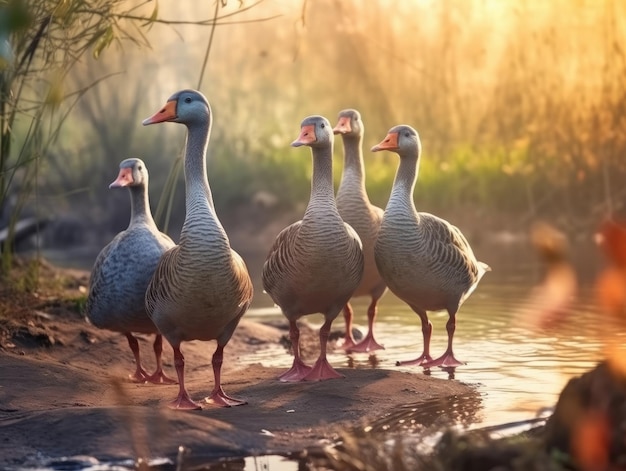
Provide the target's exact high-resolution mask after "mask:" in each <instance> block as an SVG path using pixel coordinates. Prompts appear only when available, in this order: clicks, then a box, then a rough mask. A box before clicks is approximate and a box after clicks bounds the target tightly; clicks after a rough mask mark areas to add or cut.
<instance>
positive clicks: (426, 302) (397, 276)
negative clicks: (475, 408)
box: [372, 125, 491, 368]
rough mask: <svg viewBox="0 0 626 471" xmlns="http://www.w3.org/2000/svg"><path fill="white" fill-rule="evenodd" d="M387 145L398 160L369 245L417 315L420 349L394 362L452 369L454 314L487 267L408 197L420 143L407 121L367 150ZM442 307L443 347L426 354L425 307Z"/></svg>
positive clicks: (428, 332) (456, 231) (450, 229)
mask: <svg viewBox="0 0 626 471" xmlns="http://www.w3.org/2000/svg"><path fill="white" fill-rule="evenodd" d="M383 150H387V151H390V152H395V153H396V154H398V156H399V157H400V164H399V166H398V170H397V172H396V177H395V180H394V183H393V188H392V190H391V196H390V197H389V201H388V203H387V207H386V209H385V214H384V216H383V221H382V223H381V227H380V232H379V233H378V239H377V240H376V245H375V248H374V257H375V260H376V266H377V267H378V270H379V271H380V274H381V275H382V277H383V279H384V280H385V282H386V283H387V286H388V287H389V289H390V290H391V292H392V293H394V294H395V295H396V296H398V298H400V299H401V300H402V301H404V302H405V303H407V304H408V305H409V306H410V307H411V309H413V311H414V312H415V313H416V314H417V315H418V316H419V317H420V320H421V323H422V335H423V339H424V350H423V352H422V354H421V355H420V356H418V357H417V358H416V359H414V360H408V361H399V362H397V365H421V366H423V367H424V368H430V367H433V366H440V367H442V368H455V367H457V366H460V365H462V364H463V363H462V362H461V361H459V360H458V359H457V358H456V357H455V355H454V352H453V348H452V343H453V339H454V332H455V328H456V314H457V311H458V310H459V308H460V306H461V305H462V304H463V302H464V301H465V300H466V299H467V298H468V297H469V296H470V294H472V292H473V291H474V290H475V289H476V287H477V286H478V282H479V281H480V279H481V278H482V276H483V275H484V274H485V273H486V272H487V271H489V270H491V269H490V268H489V266H488V265H487V264H485V263H483V262H479V261H478V260H477V259H476V257H475V256H474V253H473V251H472V248H471V247H470V245H469V243H468V241H467V239H466V238H465V237H464V236H463V234H462V233H461V231H460V230H459V229H458V228H457V227H455V226H453V225H452V224H450V223H449V222H448V221H446V220H444V219H441V218H439V217H437V216H434V215H432V214H429V213H424V212H418V211H417V210H416V208H415V203H414V201H413V191H414V189H415V184H416V182H417V175H418V171H419V162H420V157H421V151H422V148H421V143H420V139H419V136H418V134H417V131H416V130H415V129H413V128H412V127H411V126H407V125H399V126H395V127H393V128H391V129H390V130H389V132H388V133H387V136H386V137H385V138H384V139H383V140H382V141H381V142H380V143H379V144H377V145H375V146H374V147H372V152H380V151H383ZM441 310H446V311H447V312H448V315H449V319H448V322H447V324H446V330H447V332H448V346H447V348H446V351H445V352H444V354H443V355H441V356H440V357H438V358H435V359H433V357H432V356H431V354H430V338H431V334H432V324H431V323H430V321H429V320H428V315H427V312H428V311H441Z"/></svg>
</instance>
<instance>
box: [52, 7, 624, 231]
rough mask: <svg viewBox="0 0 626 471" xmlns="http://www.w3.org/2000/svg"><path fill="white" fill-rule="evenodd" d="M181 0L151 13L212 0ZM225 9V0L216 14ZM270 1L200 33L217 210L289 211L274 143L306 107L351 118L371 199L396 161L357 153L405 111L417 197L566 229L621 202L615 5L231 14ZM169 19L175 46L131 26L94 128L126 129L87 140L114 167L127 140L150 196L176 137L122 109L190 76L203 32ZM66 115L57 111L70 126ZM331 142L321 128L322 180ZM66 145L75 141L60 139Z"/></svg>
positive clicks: (293, 195)
mask: <svg viewBox="0 0 626 471" xmlns="http://www.w3.org/2000/svg"><path fill="white" fill-rule="evenodd" d="M190 5H191V3H190ZM194 5H196V6H195V7H194V9H180V8H179V7H178V5H176V6H175V7H174V6H171V5H167V4H160V8H161V9H162V12H161V13H162V14H164V15H174V16H175V15H176V14H177V13H180V14H183V13H185V12H186V13H185V14H188V15H191V16H194V17H210V15H211V14H212V13H213V8H214V7H215V4H213V3H210V2H209V3H207V4H206V5H204V4H202V5H199V4H197V3H194ZM237 6H238V5H237V2H229V4H228V5H227V6H226V7H225V8H224V9H223V13H224V14H226V13H228V12H229V11H234V10H236V9H237ZM181 12H182V13H181ZM277 14H279V15H281V16H280V17H278V18H275V19H273V20H272V21H271V22H266V23H240V24H237V25H226V26H225V27H224V28H222V29H220V30H219V31H217V32H216V34H215V37H214V39H213V49H212V51H211V61H210V62H209V65H208V68H207V73H206V75H205V77H204V80H203V82H202V86H201V90H202V91H203V92H204V93H205V94H206V95H207V97H208V98H209V100H210V102H211V104H212V107H213V111H214V119H215V121H214V128H213V136H212V140H211V145H210V148H209V172H210V175H209V178H210V181H211V185H212V188H213V191H214V194H215V203H216V205H217V209H218V212H220V214H226V215H227V214H229V213H233V214H234V213H235V212H234V211H231V210H232V209H233V208H234V207H235V206H245V205H250V204H252V203H251V202H252V201H253V200H254V198H255V195H258V194H259V193H269V194H271V195H273V196H274V197H275V199H276V201H277V208H278V209H279V210H285V211H287V210H294V208H299V207H301V205H302V204H303V202H305V201H306V199H307V196H308V189H309V184H310V182H309V176H310V166H311V162H310V159H308V158H307V157H306V156H303V155H302V154H301V153H298V152H294V151H293V150H292V149H290V147H289V143H290V142H291V141H292V140H293V139H294V138H295V137H296V136H297V133H298V129H299V123H300V121H301V119H302V118H303V117H305V116H306V115H309V114H323V115H325V116H327V117H328V118H330V119H331V121H333V120H334V119H335V118H336V115H337V112H338V111H339V110H341V109H343V108H346V107H355V108H357V109H359V110H360V111H361V113H362V115H363V119H364V121H365V126H366V135H365V148H366V149H365V159H366V172H367V186H368V190H369V193H370V196H371V199H372V200H373V201H374V202H375V203H377V204H379V205H381V206H384V205H385V204H386V201H387V198H388V196H389V191H390V188H391V184H392V181H393V176H394V173H395V168H396V165H397V157H396V156H394V155H390V154H386V155H380V154H376V155H373V154H370V153H369V151H368V149H369V148H370V147H371V146H372V145H374V144H375V143H377V142H378V141H379V140H380V139H382V137H384V135H385V133H386V132H387V130H388V129H389V128H390V127H391V126H393V125H395V124H399V123H407V124H411V125H412V126H414V127H415V128H417V129H418V131H419V132H420V136H421V139H422V142H423V149H424V151H423V159H422V164H421V171H420V180H419V182H418V186H417V190H416V195H415V199H416V203H417V206H418V208H420V209H421V210H425V211H433V212H437V213H443V214H444V215H446V214H449V213H455V212H467V210H468V209H470V210H471V211H469V212H468V214H471V213H472V211H473V213H474V214H479V215H480V214H511V215H513V216H512V217H511V218H510V220H511V221H513V223H514V224H517V227H515V228H518V229H519V228H525V227H526V224H527V223H528V222H529V221H530V220H531V219H533V218H537V217H550V218H551V219H552V220H554V221H556V222H557V223H559V225H560V226H561V227H562V228H565V229H567V228H570V229H572V230H581V229H584V228H587V227H589V226H590V224H592V223H594V222H596V221H597V220H598V219H600V218H602V217H603V216H605V215H607V214H609V213H613V212H619V211H620V210H623V205H624V201H625V197H626V194H625V191H626V190H624V186H623V185H622V184H621V182H622V181H624V180H625V179H626V163H625V162H626V161H624V159H623V155H625V154H626V134H625V133H624V132H623V131H622V129H624V124H626V123H624V120H625V119H626V113H625V111H626V110H624V107H625V106H626V104H625V103H626V79H625V78H624V77H626V73H625V72H626V60H625V58H624V52H625V48H626V37H625V36H626V27H625V26H626V25H624V21H626V4H624V3H623V2H618V1H615V0H600V1H598V2H594V1H590V0H554V1H552V2H541V1H539V0H525V1H521V0H519V1H513V2H500V1H497V0H487V1H485V0H480V1H479V0H473V1H472V0H470V1H467V2H457V1H453V0H443V1H439V2H425V1H419V2H418V1H415V2H388V1H386V0H375V1H372V2H368V6H367V9H365V8H364V7H363V6H362V3H361V2H359V1H357V0H345V1H342V2H338V1H335V0H317V1H316V2H296V3H295V4H293V3H290V2H271V3H265V4H263V5H261V6H259V7H258V9H255V10H254V11H253V12H244V13H243V14H242V15H241V16H240V17H238V19H239V20H241V21H244V22H245V21H246V20H247V19H250V20H252V19H254V18H255V17H258V16H259V15H261V16H267V17H273V16H274V15H277ZM183 19H185V18H183ZM178 31H179V32H180V34H181V36H183V37H184V38H185V41H182V40H181V39H180V38H179V37H177V36H174V35H171V34H170V35H169V36H165V38H163V39H161V36H162V33H161V32H159V35H158V36H152V35H150V34H148V40H150V41H151V43H152V44H153V47H154V50H155V52H156V54H154V55H149V54H143V53H142V54H141V55H137V54H128V56H126V57H125V59H124V67H123V70H124V75H123V76H119V77H113V78H111V80H109V81H108V82H107V84H106V85H105V86H104V87H103V88H102V94H103V96H104V97H106V96H109V95H111V96H114V95H120V96H122V97H129V96H130V97H131V98H132V99H128V100H127V99H121V100H112V101H111V102H107V105H106V106H108V107H110V108H109V112H110V114H111V115H114V116H116V120H112V121H111V122H109V123H107V126H109V125H116V124H117V125H119V126H120V127H123V128H124V129H126V131H128V129H129V128H133V130H132V132H127V133H122V132H119V133H117V134H109V135H108V137H105V136H104V135H102V134H101V135H100V137H99V139H106V140H107V142H106V146H110V147H111V148H112V149H118V151H117V152H115V151H113V150H111V151H110V152H109V153H108V154H109V157H108V158H107V159H108V160H106V162H107V164H106V165H110V166H113V167H115V165H116V164H117V161H118V160H119V159H118V156H119V157H120V158H121V157H122V156H125V155H122V154H127V153H128V152H130V150H132V152H133V153H135V154H136V155H137V156H138V157H142V158H144V159H145V160H146V162H147V164H148V167H149V168H150V170H151V177H152V178H151V183H152V185H151V186H152V188H153V190H152V192H153V194H155V195H160V194H161V193H162V188H163V185H164V184H165V181H166V179H167V176H168V175H169V168H170V164H171V162H172V160H173V159H176V158H177V156H178V155H179V152H180V145H181V144H182V142H183V140H184V136H183V134H184V133H183V132H182V131H180V130H178V129H174V128H177V127H176V126H165V127H164V128H163V130H162V131H161V133H159V134H158V137H155V134H154V133H153V132H151V133H148V132H145V131H143V130H141V127H140V124H139V121H140V119H139V117H138V116H136V114H137V113H139V114H141V116H142V117H143V116H147V115H148V114H149V113H151V112H153V111H154V108H155V107H158V106H160V105H161V103H162V101H163V99H164V98H165V97H167V96H169V95H170V94H171V93H172V92H174V91H176V90H177V89H180V88H186V87H195V86H197V76H198V75H197V73H198V67H199V66H200V65H201V64H202V61H203V57H204V53H205V51H206V41H207V38H208V36H207V34H206V31H205V32H204V33H202V31H201V30H197V29H196V30H189V29H185V27H184V26H180V27H179V29H178ZM160 41H163V42H162V43H161V42H160ZM158 59H163V60H162V61H161V62H158V61H157V60H158ZM107 60H109V59H107V58H105V59H104V60H101V61H100V62H101V63H103V64H104V66H105V69H103V73H106V71H107V69H106V67H108V68H109V70H108V71H109V72H111V71H117V70H121V67H120V64H115V63H114V62H113V63H111V62H107ZM81 73H82V72H81ZM134 90H141V91H140V92H139V91H136V92H135V91H134ZM137 110H139V112H137ZM82 113H83V112H80V113H77V114H76V115H74V116H73V119H77V120H79V124H78V125H79V126H81V125H84V124H81V123H80V121H81V120H82V121H83V122H84V119H85V116H86V115H84V114H82ZM119 117H122V118H123V119H118V118H119ZM126 117H128V120H126ZM130 117H132V119H130ZM99 119H100V118H99V117H92V118H91V121H92V123H90V125H93V126H100V125H102V124H101V123H99V121H98V120H99ZM115 121H119V123H116V122H115ZM97 139H98V138H95V137H94V140H93V141H91V142H92V143H97V142H98V140H97ZM84 142H86V143H85V144H84V145H85V146H87V145H88V143H89V141H88V140H86V141H84ZM95 147H100V146H97V145H96V146H95ZM340 149H341V144H340V142H339V140H337V143H336V154H337V155H336V163H337V165H336V167H335V170H336V171H335V179H336V180H337V181H338V180H339V178H340V171H341V150H340ZM66 151H67V152H68V153H70V154H71V153H72V151H73V152H74V154H76V153H77V152H76V151H77V149H75V148H74V149H72V147H71V146H68V148H67V149H66ZM112 153H116V154H117V155H116V157H115V159H113V158H112V157H111V156H110V154H112ZM67 158H68V159H70V160H71V157H70V156H69V155H68V157H67ZM74 158H77V157H74ZM96 161H97V160H94V165H95V162H96ZM104 161H105V159H101V160H100V162H101V163H99V164H98V165H99V167H97V168H98V169H99V170H98V172H97V174H98V175H100V174H101V173H103V172H104V167H102V165H103V164H102V162H104ZM81 165H82V166H83V170H82V171H83V172H86V174H89V171H88V167H89V166H90V165H91V158H85V157H83V160H82V163H81ZM43 177H44V178H48V177H49V176H48V175H47V174H46V175H43ZM73 178H74V179H75V183H74V186H75V187H76V186H77V185H78V183H76V178H75V177H73ZM106 178H107V179H109V178H110V176H108V175H107V177H106ZM100 179H101V180H105V179H104V178H102V177H100ZM104 183H106V182H105V181H102V183H101V185H100V187H101V188H103V189H102V193H101V194H100V196H99V197H98V198H97V199H96V201H97V202H98V203H97V204H98V205H102V206H103V208H104V209H103V210H102V214H105V213H107V211H108V208H107V203H106V199H107V198H109V196H108V195H107V191H106V187H105V185H104ZM180 184H181V181H180V179H178V180H176V183H175V185H180ZM181 198H182V197H181V195H180V192H178V193H177V196H176V199H175V200H174V202H173V204H172V208H173V214H172V217H173V218H174V219H176V218H177V219H178V221H182V217H183V216H184V215H182V214H181V213H182V208H183V207H184V206H183V205H182V199H181ZM73 209H74V210H75V209H76V208H75V207H74V208H73ZM271 217H272V215H271V214H270V215H268V221H269V220H270V218H271ZM120 219H122V220H123V219H124V218H123V217H122V218H120ZM484 220H485V218H481V220H480V221H479V222H480V223H483V222H484ZM177 224H178V223H177V222H176V221H173V225H174V227H175V226H176V225H177ZM492 227H493V226H492Z"/></svg>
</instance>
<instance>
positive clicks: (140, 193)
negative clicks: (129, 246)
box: [128, 185, 155, 226]
mask: <svg viewBox="0 0 626 471" xmlns="http://www.w3.org/2000/svg"><path fill="white" fill-rule="evenodd" d="M128 190H129V191H130V224H129V226H132V225H134V224H141V223H144V224H145V223H147V224H150V225H155V222H154V219H153V218H152V212H151V211H150V201H149V199H148V188H147V187H146V186H145V185H140V186H130V187H128Z"/></svg>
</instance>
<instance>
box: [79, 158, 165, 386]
mask: <svg viewBox="0 0 626 471" xmlns="http://www.w3.org/2000/svg"><path fill="white" fill-rule="evenodd" d="M110 187H111V188H114V187H126V188H128V190H129V193H130V203H131V216H130V223H129V225H128V228H127V229H126V230H124V231H122V232H120V233H119V234H117V235H116V236H115V238H114V239H113V240H112V241H111V242H110V243H109V244H108V245H107V246H106V247H104V248H103V249H102V251H101V252H100V253H99V254H98V257H97V258H96V261H95V263H94V266H93V269H92V271H91V277H90V280H89V294H88V296H87V303H86V307H85V314H86V315H87V318H88V319H89V320H90V321H91V323H92V324H94V325H95V326H96V327H99V328H102V329H109V330H113V331H117V332H122V333H124V334H125V335H126V336H127V338H128V341H129V345H130V347H131V350H133V354H134V355H135V360H136V363H137V371H136V372H135V375H134V379H135V380H137V381H143V380H147V381H150V380H151V379H150V378H152V377H148V376H147V375H146V373H145V371H144V370H143V367H142V366H141V362H140V358H139V349H138V346H137V340H136V339H135V338H134V337H133V336H132V334H131V332H142V333H148V334H157V339H156V340H155V353H156V356H157V369H160V356H161V350H160V348H161V347H160V344H161V336H160V335H159V331H158V329H157V328H156V326H155V325H154V323H153V322H152V320H151V319H150V318H149V317H148V314H147V313H146V308H145V303H144V296H145V293H146V288H147V286H148V283H149V282H150V278H151V277H152V275H153V273H154V270H155V269H156V266H157V264H158V262H159V259H160V258H161V255H162V254H163V253H165V251H166V250H168V249H169V248H171V247H173V246H174V242H173V241H172V239H170V238H169V237H168V236H167V235H165V234H163V233H161V232H159V230H158V228H157V226H156V224H155V222H154V219H153V218H152V213H151V211H150V203H149V201H148V169H147V168H146V165H145V164H144V163H143V161H141V160H140V159H126V160H124V161H123V162H122V163H121V164H120V173H119V176H118V178H117V180H115V181H114V182H113V183H111V185H110ZM157 373H158V371H157ZM153 376H154V375H153ZM152 379H153V380H155V381H156V382H161V381H163V380H164V379H166V378H165V377H164V375H161V379H160V380H159V379H158V378H157V377H154V378H152Z"/></svg>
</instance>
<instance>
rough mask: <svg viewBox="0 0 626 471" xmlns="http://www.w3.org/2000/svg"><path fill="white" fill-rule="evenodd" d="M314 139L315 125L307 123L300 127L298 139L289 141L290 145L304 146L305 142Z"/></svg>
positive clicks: (308, 142)
mask: <svg viewBox="0 0 626 471" xmlns="http://www.w3.org/2000/svg"><path fill="white" fill-rule="evenodd" d="M316 140H317V138H316V137H315V125H313V124H309V125H306V126H302V128H300V135H299V136H298V139H296V140H295V141H293V142H292V143H291V146H292V147H300V146H306V145H307V144H311V143H313V142H315V141H316Z"/></svg>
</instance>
